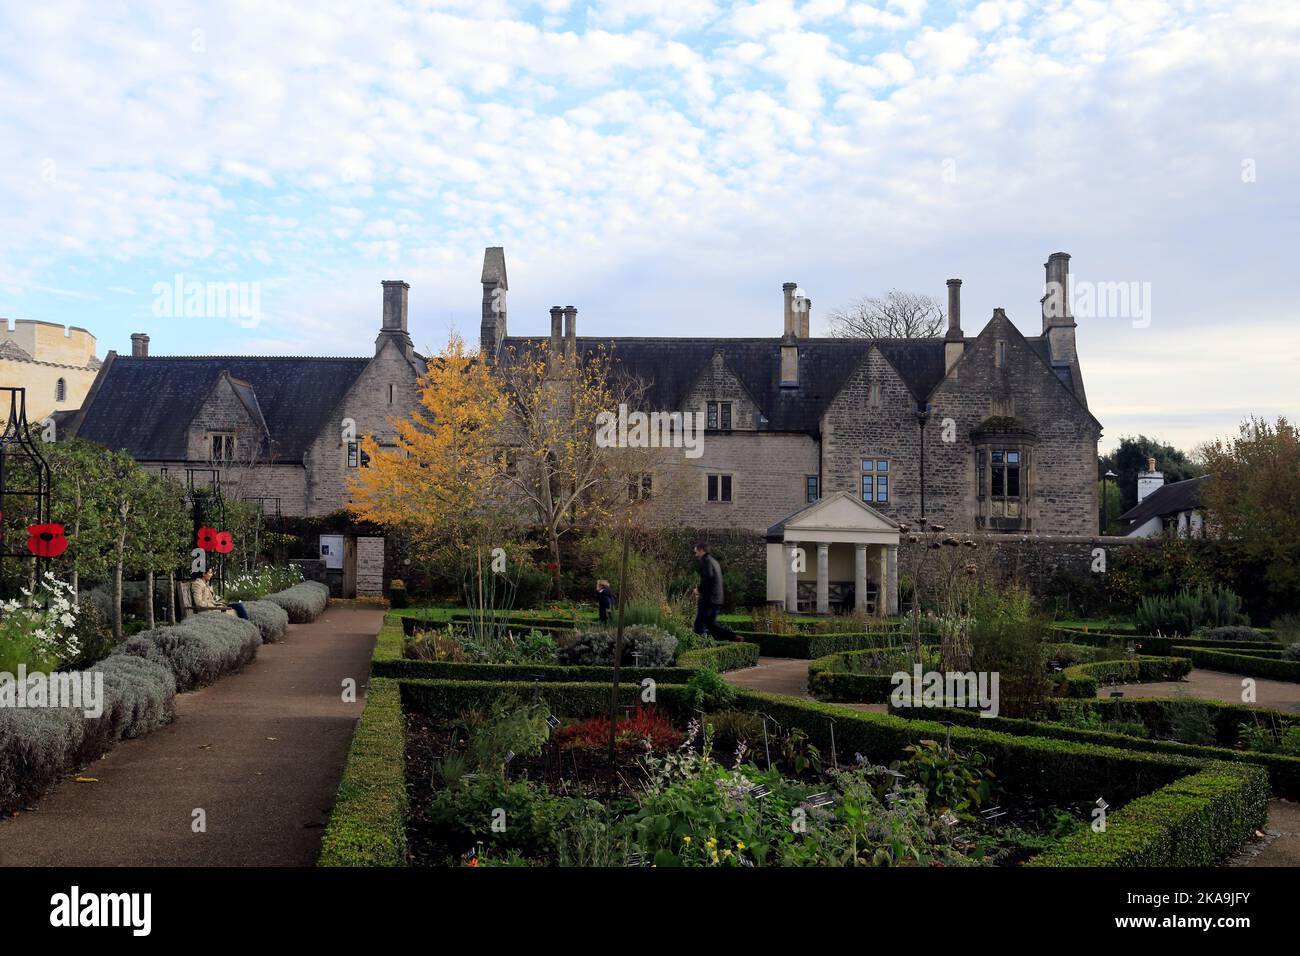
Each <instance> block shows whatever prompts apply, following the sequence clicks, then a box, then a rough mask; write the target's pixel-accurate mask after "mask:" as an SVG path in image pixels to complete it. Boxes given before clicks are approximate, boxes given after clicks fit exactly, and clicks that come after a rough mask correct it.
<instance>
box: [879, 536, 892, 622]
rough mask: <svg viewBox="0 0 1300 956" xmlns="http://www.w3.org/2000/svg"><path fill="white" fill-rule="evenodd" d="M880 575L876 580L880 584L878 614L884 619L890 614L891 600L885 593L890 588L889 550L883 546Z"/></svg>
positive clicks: (881, 549)
mask: <svg viewBox="0 0 1300 956" xmlns="http://www.w3.org/2000/svg"><path fill="white" fill-rule="evenodd" d="M876 573H877V574H878V575H879V577H878V578H876V580H877V581H878V582H879V584H878V585H877V587H876V614H877V615H878V616H879V617H884V616H885V615H886V614H888V613H889V598H888V596H887V595H886V594H885V592H886V591H887V590H888V588H889V549H888V548H887V547H884V546H883V545H882V546H881V548H880V564H879V566H878V567H877V568H876Z"/></svg>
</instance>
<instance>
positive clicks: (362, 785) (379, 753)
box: [316, 677, 407, 866]
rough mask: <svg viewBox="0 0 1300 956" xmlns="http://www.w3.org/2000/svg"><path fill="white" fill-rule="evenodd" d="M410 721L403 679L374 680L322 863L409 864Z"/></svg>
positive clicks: (332, 816)
mask: <svg viewBox="0 0 1300 956" xmlns="http://www.w3.org/2000/svg"><path fill="white" fill-rule="evenodd" d="M406 808H407V795H406V724H405V721H404V720H403V719H402V695H401V692H400V690H399V689H398V686H397V682H396V681H392V680H387V679H385V678H382V677H375V678H372V679H371V680H370V683H369V685H368V686H367V688H366V706H365V710H363V711H362V712H361V719H360V720H358V721H357V727H356V732H355V733H354V734H353V735H352V746H351V748H350V749H349V750H348V759H347V762H346V763H345V764H344V766H343V778H342V780H340V781H339V789H338V793H337V795H336V796H335V798H334V806H333V808H332V809H331V810H330V818H329V823H327V824H326V826H325V833H324V836H323V837H322V839H321V848H320V856H319V857H318V858H317V860H316V865H317V866H406V865H407V857H406Z"/></svg>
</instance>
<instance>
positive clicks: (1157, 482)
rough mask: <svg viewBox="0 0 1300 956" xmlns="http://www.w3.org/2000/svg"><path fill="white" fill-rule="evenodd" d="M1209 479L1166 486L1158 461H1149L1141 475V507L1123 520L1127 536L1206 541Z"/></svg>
mask: <svg viewBox="0 0 1300 956" xmlns="http://www.w3.org/2000/svg"><path fill="white" fill-rule="evenodd" d="M1208 477H1209V476H1208V475H1202V476H1201V477H1200V478H1188V479H1187V480H1186V481H1175V482H1173V483H1172V484H1168V485H1166V484H1165V476H1164V474H1163V473H1161V472H1159V471H1157V470H1156V460H1155V459H1154V458H1148V459H1147V470H1146V471H1144V472H1139V473H1138V503H1137V505H1136V506H1135V507H1133V508H1130V509H1129V510H1128V511H1126V512H1124V514H1122V515H1120V516H1119V517H1120V520H1121V521H1125V522H1128V530H1127V531H1125V532H1124V534H1125V535H1127V536H1128V537H1131V538H1150V537H1154V536H1156V535H1160V534H1167V535H1176V536H1177V537H1180V538H1203V537H1205V535H1206V523H1205V512H1204V510H1203V508H1202V505H1201V487H1202V485H1203V484H1204V482H1205V479H1206V478H1208Z"/></svg>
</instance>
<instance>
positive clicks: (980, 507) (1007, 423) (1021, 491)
mask: <svg viewBox="0 0 1300 956" xmlns="http://www.w3.org/2000/svg"><path fill="white" fill-rule="evenodd" d="M986 425H988V426H991V427H988V428H985V427H983V426H982V427H981V428H978V429H976V430H975V432H973V433H972V435H971V441H972V443H973V444H974V446H975V448H974V451H975V508H976V520H975V523H976V527H979V528H987V529H989V530H995V531H1029V530H1032V524H1033V520H1032V507H1031V505H1032V501H1033V496H1034V486H1035V470H1034V464H1035V447H1036V446H1037V443H1038V439H1037V436H1036V435H1035V434H1034V433H1033V432H1032V431H1030V430H1029V429H1027V428H1025V427H1024V426H1023V425H1022V424H1020V423H1018V422H1015V421H1013V420H1010V419H1007V420H1004V421H1002V422H998V423H996V424H994V423H993V421H992V420H990V422H987V423H986ZM998 455H1000V456H1001V457H1002V461H1001V462H997V461H995V460H994V459H995V456H998ZM1010 455H1015V456H1017V461H1015V462H1014V463H1013V462H1010V461H1009V460H1008V458H1009V456H1010ZM1013 464H1014V466H1015V469H1016V471H1015V475H1016V494H1015V495H1009V494H1007V491H1008V485H1009V483H1010V482H1009V478H1010V471H1009V469H1010V468H1011V466H1012V465H1013ZM997 470H1000V471H1001V472H1002V475H1003V478H1002V493H1001V494H994V491H995V489H996V484H995V481H996V471H997Z"/></svg>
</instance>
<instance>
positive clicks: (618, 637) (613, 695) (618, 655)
mask: <svg viewBox="0 0 1300 956" xmlns="http://www.w3.org/2000/svg"><path fill="white" fill-rule="evenodd" d="M629 544H630V538H629V535H628V533H627V532H626V531H624V532H623V563H622V565H621V567H620V569H619V572H618V574H619V577H618V631H617V632H616V633H615V635H614V684H613V687H611V688H610V692H609V780H608V790H609V795H610V796H611V797H612V796H613V794H614V772H615V771H614V768H615V760H616V759H617V756H618V754H617V750H616V747H615V739H616V736H617V733H616V731H617V727H618V668H619V663H620V662H621V661H622V659H623V600H624V598H626V597H627V557H628V548H629Z"/></svg>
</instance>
